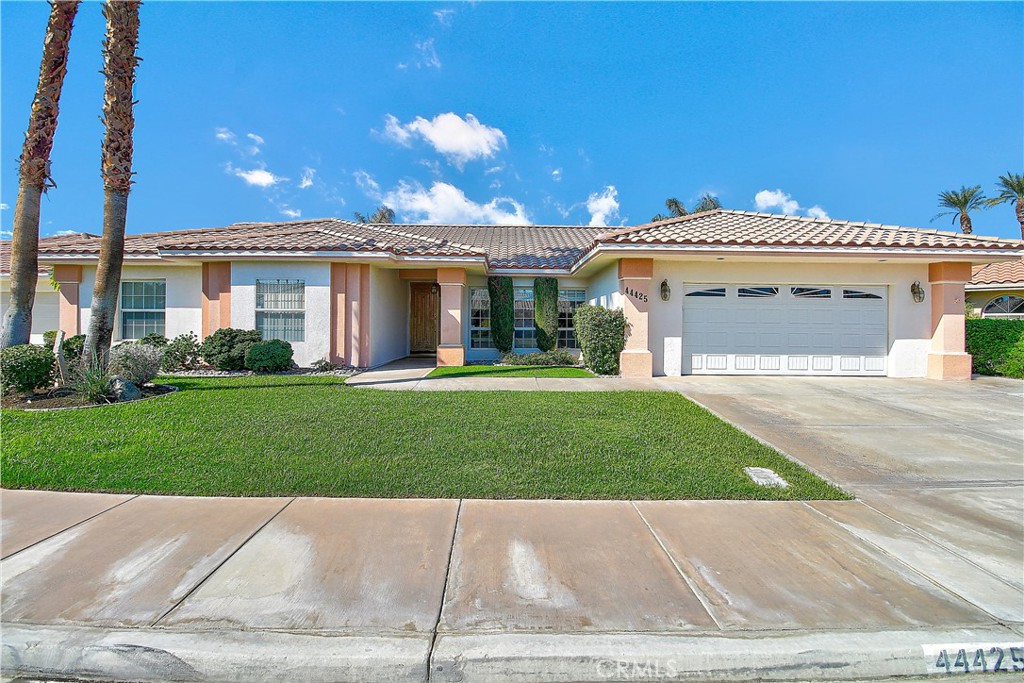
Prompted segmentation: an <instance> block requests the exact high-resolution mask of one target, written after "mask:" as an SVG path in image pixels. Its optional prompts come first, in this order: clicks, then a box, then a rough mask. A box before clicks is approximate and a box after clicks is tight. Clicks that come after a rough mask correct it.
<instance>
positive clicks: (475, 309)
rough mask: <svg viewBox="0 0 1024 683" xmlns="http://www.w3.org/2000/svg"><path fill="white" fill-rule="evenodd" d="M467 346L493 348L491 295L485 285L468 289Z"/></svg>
mask: <svg viewBox="0 0 1024 683" xmlns="http://www.w3.org/2000/svg"><path fill="white" fill-rule="evenodd" d="M469 347H470V348H471V349H493V348H494V339H493V338H491V295H490V294H489V293H488V291H487V288H486V287H473V288H472V289H470V290H469Z"/></svg>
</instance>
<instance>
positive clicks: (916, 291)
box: [910, 280, 924, 304]
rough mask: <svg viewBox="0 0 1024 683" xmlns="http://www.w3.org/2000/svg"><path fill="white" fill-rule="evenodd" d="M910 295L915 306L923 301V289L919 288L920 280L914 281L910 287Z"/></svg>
mask: <svg viewBox="0 0 1024 683" xmlns="http://www.w3.org/2000/svg"><path fill="white" fill-rule="evenodd" d="M910 295H911V296H913V297H914V303H915V304H919V303H921V302H922V301H924V287H922V286H921V281H920V280H914V284H912V285H910Z"/></svg>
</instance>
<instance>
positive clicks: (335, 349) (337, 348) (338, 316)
mask: <svg viewBox="0 0 1024 683" xmlns="http://www.w3.org/2000/svg"><path fill="white" fill-rule="evenodd" d="M347 269H348V266H347V265H346V264H344V263H332V264H331V357H330V361H331V362H332V363H335V364H337V365H344V364H346V363H347V362H348V360H347V358H348V354H347V353H346V351H345V348H346V346H347V341H348V336H347V330H348V325H346V322H345V312H346V311H347V310H348V306H347V305H346V297H345V286H346V283H347V280H348V270H347Z"/></svg>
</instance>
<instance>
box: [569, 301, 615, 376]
mask: <svg viewBox="0 0 1024 683" xmlns="http://www.w3.org/2000/svg"><path fill="white" fill-rule="evenodd" d="M572 319H573V326H574V327H575V329H576V339H577V341H578V342H579V345H580V350H581V351H582V352H583V361H584V363H586V365H587V367H588V368H590V369H591V370H593V371H594V372H596V373H597V374H599V375H615V374H618V372H619V354H620V353H622V350H623V349H624V348H625V347H626V316H625V315H623V313H622V311H610V310H608V309H607V308H603V307H601V306H590V305H583V306H580V307H579V308H577V309H576V313H574V314H573V318H572Z"/></svg>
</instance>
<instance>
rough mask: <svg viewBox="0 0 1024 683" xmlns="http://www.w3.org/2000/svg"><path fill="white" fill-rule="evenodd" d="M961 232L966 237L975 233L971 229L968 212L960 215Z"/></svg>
mask: <svg viewBox="0 0 1024 683" xmlns="http://www.w3.org/2000/svg"><path fill="white" fill-rule="evenodd" d="M960 231H961V232H962V233H963V234H965V235H970V234H971V232H973V231H974V228H972V227H971V217H970V216H968V215H967V212H966V211H962V212H961V213H960Z"/></svg>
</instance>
